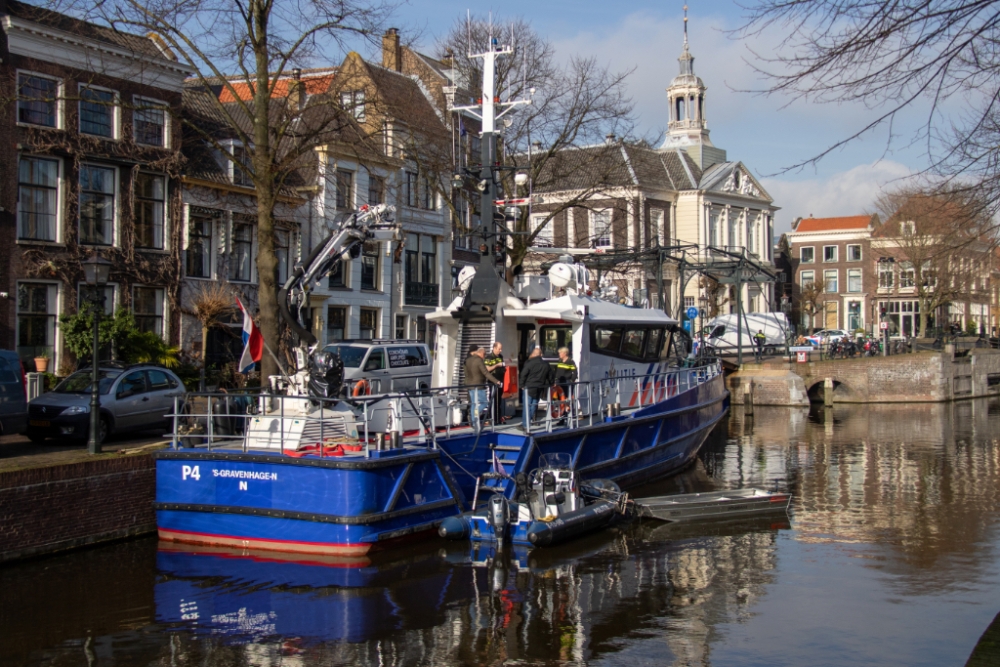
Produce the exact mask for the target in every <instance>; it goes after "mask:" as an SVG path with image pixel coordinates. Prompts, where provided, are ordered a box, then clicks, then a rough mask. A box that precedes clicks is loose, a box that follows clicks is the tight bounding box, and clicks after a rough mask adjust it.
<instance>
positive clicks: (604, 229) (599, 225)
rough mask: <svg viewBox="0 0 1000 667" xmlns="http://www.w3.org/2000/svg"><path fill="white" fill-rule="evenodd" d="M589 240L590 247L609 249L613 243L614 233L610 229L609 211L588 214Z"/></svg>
mask: <svg viewBox="0 0 1000 667" xmlns="http://www.w3.org/2000/svg"><path fill="white" fill-rule="evenodd" d="M590 238H591V246H592V247H594V248H610V247H612V243H613V241H614V233H613V231H612V229H611V211H610V210H608V209H604V210H603V211H591V212H590Z"/></svg>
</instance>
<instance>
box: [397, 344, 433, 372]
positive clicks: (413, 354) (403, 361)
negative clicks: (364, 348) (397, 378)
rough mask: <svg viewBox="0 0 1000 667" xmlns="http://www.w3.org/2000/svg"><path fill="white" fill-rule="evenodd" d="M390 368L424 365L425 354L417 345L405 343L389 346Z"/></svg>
mask: <svg viewBox="0 0 1000 667" xmlns="http://www.w3.org/2000/svg"><path fill="white" fill-rule="evenodd" d="M388 351H389V367H390V368H409V367H410V366H426V365H427V355H426V354H424V348H422V347H420V346H419V345H405V346H400V347H390V348H389V350H388Z"/></svg>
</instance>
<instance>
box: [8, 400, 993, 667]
mask: <svg viewBox="0 0 1000 667" xmlns="http://www.w3.org/2000/svg"><path fill="white" fill-rule="evenodd" d="M998 438H1000V402H996V401H994V402H991V401H985V400H984V401H974V402H964V403H957V404H950V405H916V406H849V407H848V406H837V407H835V408H833V409H826V410H824V409H823V408H819V409H816V408H813V410H812V411H810V410H805V409H801V410H800V409H787V408H773V409H765V408H758V409H757V414H756V415H755V416H754V417H753V418H748V417H744V416H743V415H742V414H741V413H740V412H738V411H735V410H734V412H733V413H732V414H731V415H730V417H729V419H728V423H725V424H722V425H720V428H719V429H718V430H717V431H716V432H715V433H713V434H712V437H711V438H710V440H709V442H708V443H706V446H705V447H704V449H703V450H702V452H701V455H700V458H699V461H698V463H697V465H695V466H694V467H693V468H691V469H690V470H688V471H686V472H685V473H683V474H681V475H678V476H676V477H674V478H672V479H669V480H666V481H664V482H661V483H659V484H657V485H654V486H650V487H646V488H644V489H641V490H639V491H638V492H637V493H636V494H635V495H637V496H638V495H653V494H662V493H669V492H691V491H702V490H714V489H727V488H735V487H743V486H756V487H763V488H767V489H779V490H783V491H790V492H791V493H793V494H794V501H793V504H792V510H791V513H790V515H789V516H788V518H784V517H783V516H782V515H778V516H771V517H765V518H763V519H760V520H756V521H754V522H751V523H740V524H734V523H729V524H726V523H723V524H714V525H697V526H688V527H683V526H669V525H664V524H656V523H644V524H642V525H637V526H631V527H629V528H627V529H625V530H622V531H619V532H614V533H608V534H606V535H601V536H598V537H592V538H589V539H585V540H581V541H578V542H574V543H572V544H571V545H569V546H566V547H564V548H559V549H552V550H537V551H534V552H530V553H527V554H525V553H516V554H513V555H512V557H500V556H497V557H495V558H489V557H488V556H489V555H490V554H486V553H477V554H473V553H471V550H470V548H469V547H468V546H466V545H460V544H453V543H447V544H446V543H443V542H440V541H438V540H436V539H434V540H431V541H427V542H424V543H420V544H414V545H412V546H410V547H407V548H405V549H403V550H400V551H398V552H397V553H396V554H383V555H381V556H379V557H376V558H372V559H370V560H369V559H361V560H343V559H340V560H337V559H328V560H323V559H313V560H308V559H307V560H305V561H297V560H295V559H292V558H285V557H282V556H275V555H273V554H264V553H259V554H241V553H238V552H232V551H222V550H219V551H216V552H211V550H200V551H194V550H186V549H184V548H180V547H178V546H176V545H165V544H158V543H157V541H156V540H155V539H142V540H136V541H131V542H126V543H120V544H115V545H110V546H106V547H101V548H95V549H90V550H84V551H78V552H75V553H72V554H68V555H65V556H59V557H52V558H47V559H43V560H39V561H35V562H32V563H22V564H16V565H11V566H7V567H4V568H0V665H4V666H13V665H32V666H34V665H39V666H41V665H44V666H52V667H63V666H73V665H87V666H90V667H93V666H102V667H111V666H112V665H114V666H126V665H128V666H132V665H135V666H140V665H141V666H147V665H163V666H165V667H166V666H171V667H172V666H185V665H211V666H212V667H230V666H232V667H236V666H261V667H263V666H271V665H274V666H279V665H280V666H289V667H290V666H296V667H298V666H300V665H301V666H306V665H321V666H333V665H368V664H371V665H480V664H490V665H499V664H518V665H578V664H590V665H629V666H630V667H634V666H637V665H713V666H721V665H741V666H742V665H768V666H773V665H812V666H818V665H855V666H856V665H907V666H913V665H933V666H934V667H941V666H946V665H959V666H960V665H964V664H965V662H966V660H967V659H968V658H969V655H970V653H972V651H973V648H974V647H975V646H976V643H977V641H978V640H979V638H980V636H981V635H982V634H983V632H984V630H986V628H987V627H988V626H989V625H990V623H991V622H992V621H993V619H994V618H995V617H996V616H997V613H998V611H1000V513H998V510H1000V444H998Z"/></svg>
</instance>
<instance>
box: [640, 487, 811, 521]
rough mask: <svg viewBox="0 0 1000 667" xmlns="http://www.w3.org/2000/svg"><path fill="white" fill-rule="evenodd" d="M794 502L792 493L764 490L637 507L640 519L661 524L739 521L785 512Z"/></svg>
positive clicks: (667, 499) (665, 499)
mask: <svg viewBox="0 0 1000 667" xmlns="http://www.w3.org/2000/svg"><path fill="white" fill-rule="evenodd" d="M791 500H792V496H791V494H789V493H779V492H770V491H763V490H761V489H730V490H727V491H710V492H707V493H683V494H677V495H672V496H653V497H650V498H636V499H635V504H636V506H637V508H638V514H639V516H641V517H648V518H651V519H660V520H662V521H696V520H704V519H736V518H740V517H744V516H754V515H757V514H764V513H768V512H785V511H787V510H788V505H789V503H791Z"/></svg>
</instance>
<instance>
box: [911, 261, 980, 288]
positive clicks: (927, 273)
mask: <svg viewBox="0 0 1000 667" xmlns="http://www.w3.org/2000/svg"><path fill="white" fill-rule="evenodd" d="M920 279H921V280H922V281H923V285H924V287H937V271H936V270H935V269H934V267H933V266H931V263H930V261H926V262H923V263H922V264H921V265H920ZM988 281H989V278H984V279H983V289H986V286H987V285H988V284H989V283H988ZM972 288H973V289H975V288H976V279H975V278H973V281H972Z"/></svg>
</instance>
